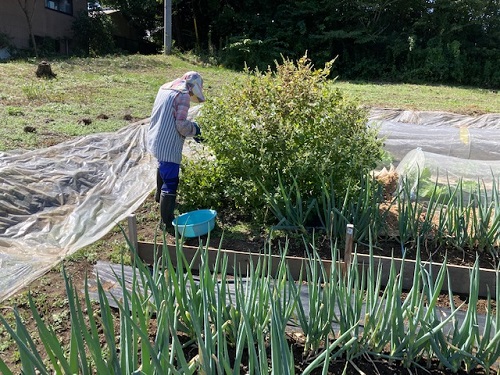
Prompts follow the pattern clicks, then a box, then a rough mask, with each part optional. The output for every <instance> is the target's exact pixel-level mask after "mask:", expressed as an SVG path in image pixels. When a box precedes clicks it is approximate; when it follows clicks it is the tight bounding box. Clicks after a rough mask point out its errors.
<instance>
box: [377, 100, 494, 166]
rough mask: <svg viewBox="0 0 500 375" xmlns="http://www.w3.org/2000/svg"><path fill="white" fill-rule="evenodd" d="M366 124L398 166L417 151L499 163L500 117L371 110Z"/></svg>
mask: <svg viewBox="0 0 500 375" xmlns="http://www.w3.org/2000/svg"><path fill="white" fill-rule="evenodd" d="M369 124H370V125H371V126H375V127H377V128H378V129H379V135H380V136H381V137H383V138H385V149H386V150H387V151H388V152H389V153H390V154H391V156H392V158H393V160H392V163H393V164H394V165H397V164H398V163H399V162H400V161H401V160H402V159H403V158H404V156H405V155H406V154H407V153H408V152H410V151H412V150H414V149H416V148H418V147H420V148H421V149H422V150H423V151H424V152H428V153H433V154H439V155H446V156H451V157H455V158H459V159H471V160H500V147H498V145H499V144H500V114H498V113H496V114H485V115H481V116H466V115H459V114H453V113H443V112H419V111H407V110H394V109H373V110H371V111H370V113H369Z"/></svg>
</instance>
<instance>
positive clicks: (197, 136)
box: [193, 122, 203, 143]
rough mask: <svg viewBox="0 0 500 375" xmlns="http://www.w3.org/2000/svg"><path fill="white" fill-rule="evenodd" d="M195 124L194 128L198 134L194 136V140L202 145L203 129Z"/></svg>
mask: <svg viewBox="0 0 500 375" xmlns="http://www.w3.org/2000/svg"><path fill="white" fill-rule="evenodd" d="M193 124H194V128H195V129H196V133H195V135H194V136H193V139H194V141H195V142H196V143H201V142H203V137H202V136H201V129H200V127H199V126H198V124H197V123H196V122H194V123H193Z"/></svg>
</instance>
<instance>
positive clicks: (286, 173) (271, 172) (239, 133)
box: [180, 56, 383, 218]
mask: <svg viewBox="0 0 500 375" xmlns="http://www.w3.org/2000/svg"><path fill="white" fill-rule="evenodd" d="M332 65H333V61H331V62H329V63H328V64H326V65H325V68H324V69H314V67H313V65H312V63H311V61H310V60H309V59H308V58H307V56H304V57H302V58H301V59H299V60H298V61H296V62H293V61H290V60H288V59H285V58H284V59H283V62H282V63H281V64H278V63H276V69H275V70H271V69H268V70H267V71H266V72H261V71H259V70H255V71H249V70H247V75H245V78H243V79H242V80H241V81H238V82H229V83H228V84H227V85H225V87H223V88H222V91H221V92H222V94H221V95H220V96H218V97H212V98H208V100H207V102H206V103H205V105H204V107H203V109H202V111H201V115H200V117H199V118H198V121H199V123H200V124H201V126H202V129H203V135H204V138H205V144H206V146H207V147H208V149H209V150H210V151H211V152H212V153H213V156H214V157H213V158H209V159H206V160H205V161H204V162H203V163H200V161H186V163H188V164H190V165H187V166H186V167H185V168H184V171H185V172H184V175H183V178H182V179H181V181H182V182H181V187H180V189H181V191H182V190H183V189H184V190H186V191H187V190H188V191H189V192H190V193H189V194H184V195H185V196H184V198H185V201H186V202H185V203H186V204H188V205H190V206H207V205H208V203H210V204H211V205H213V206H214V207H217V208H219V209H221V208H230V209H236V211H237V212H240V213H244V214H247V215H251V216H252V217H254V218H262V213H264V212H265V210H263V208H265V207H266V198H265V196H266V194H264V192H269V194H270V195H271V196H272V195H274V194H277V193H279V181H281V183H282V184H283V186H285V187H286V186H292V184H294V183H296V184H297V188H298V189H299V190H300V191H301V192H305V194H306V196H305V197H304V204H306V205H307V204H308V201H309V200H311V199H316V197H318V196H319V195H320V194H321V192H322V189H323V187H322V181H331V183H332V185H333V186H332V188H333V190H334V191H335V192H337V193H338V194H340V195H341V196H343V195H344V192H345V190H346V189H347V187H348V186H350V188H351V189H352V187H353V186H355V185H356V183H357V181H358V180H359V177H360V176H361V175H362V174H363V173H366V172H367V171H369V170H370V169H372V168H373V167H374V166H375V165H376V162H377V161H378V160H380V158H381V155H382V153H383V150H382V141H381V140H379V139H377V130H376V129H373V128H369V127H367V113H366V111H365V110H364V109H363V108H361V106H360V105H359V103H358V102H357V101H356V100H353V99H350V98H348V97H347V96H345V95H344V94H343V93H342V92H341V91H340V90H338V89H336V88H335V86H334V85H333V84H332V82H330V81H328V79H327V78H328V76H329V75H330V69H331V67H332ZM268 196H269V195H268Z"/></svg>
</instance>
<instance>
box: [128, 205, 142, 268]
mask: <svg viewBox="0 0 500 375" xmlns="http://www.w3.org/2000/svg"><path fill="white" fill-rule="evenodd" d="M127 222H128V239H129V241H130V243H131V244H132V246H133V247H134V250H135V251H137V249H138V248H139V246H138V241H137V220H136V218H135V215H134V214H131V215H129V216H128V218H127ZM133 257H134V254H132V259H133Z"/></svg>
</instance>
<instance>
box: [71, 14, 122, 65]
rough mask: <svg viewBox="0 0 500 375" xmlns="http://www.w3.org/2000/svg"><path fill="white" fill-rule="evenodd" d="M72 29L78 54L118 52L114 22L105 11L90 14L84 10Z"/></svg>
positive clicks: (90, 54) (95, 54)
mask: <svg viewBox="0 0 500 375" xmlns="http://www.w3.org/2000/svg"><path fill="white" fill-rule="evenodd" d="M72 29H73V34H74V50H75V52H76V53H77V54H79V55H82V56H91V57H95V56H104V55H106V54H110V53H114V52H116V45H115V41H114V39H113V33H112V31H113V24H112V22H111V19H110V18H109V17H108V16H106V15H105V14H104V13H95V14H94V15H92V16H89V15H87V13H86V12H82V13H80V14H78V15H77V17H76V18H75V20H74V21H73V25H72Z"/></svg>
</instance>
